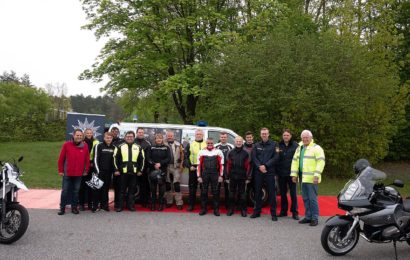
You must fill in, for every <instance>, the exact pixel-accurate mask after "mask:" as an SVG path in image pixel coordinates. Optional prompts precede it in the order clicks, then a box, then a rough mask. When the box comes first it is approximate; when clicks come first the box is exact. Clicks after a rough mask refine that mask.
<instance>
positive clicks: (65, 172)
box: [58, 129, 90, 215]
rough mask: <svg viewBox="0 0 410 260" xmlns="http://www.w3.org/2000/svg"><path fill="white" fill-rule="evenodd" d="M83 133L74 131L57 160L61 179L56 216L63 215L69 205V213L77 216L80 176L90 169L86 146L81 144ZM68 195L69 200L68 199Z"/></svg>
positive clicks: (77, 130) (78, 130)
mask: <svg viewBox="0 0 410 260" xmlns="http://www.w3.org/2000/svg"><path fill="white" fill-rule="evenodd" d="M83 136H84V134H83V131H81V130H80V129H76V130H74V133H73V140H72V141H68V142H65V143H64V145H63V147H62V148H61V152H60V157H59V158H58V175H60V176H62V177H63V185H62V186H63V189H62V190H61V200H60V210H59V211H58V215H64V213H65V206H66V205H67V204H70V203H71V212H72V213H73V214H78V213H79V212H78V209H77V205H78V192H79V190H80V184H81V176H84V175H86V174H87V172H88V169H89V168H90V154H89V152H88V146H87V145H86V144H85V143H84V142H83V139H84V138H83ZM69 195H71V196H72V197H71V196H70V198H69Z"/></svg>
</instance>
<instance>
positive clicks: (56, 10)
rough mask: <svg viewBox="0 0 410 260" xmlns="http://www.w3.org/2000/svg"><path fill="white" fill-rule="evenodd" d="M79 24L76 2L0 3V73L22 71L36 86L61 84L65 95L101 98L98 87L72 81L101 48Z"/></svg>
mask: <svg viewBox="0 0 410 260" xmlns="http://www.w3.org/2000/svg"><path fill="white" fill-rule="evenodd" d="M84 24H86V20H85V13H84V12H83V10H82V7H81V4H80V1H79V0H0V35H1V36H0V74H3V72H4V71H8V72H10V71H11V70H13V71H15V72H16V73H17V75H18V76H22V75H23V74H24V73H27V74H28V75H29V76H30V79H31V81H32V83H33V84H34V85H35V86H37V87H44V86H45V85H46V84H47V83H52V84H56V83H59V84H62V83H65V84H66V85H67V88H68V95H75V94H83V95H92V96H97V95H101V93H100V91H99V89H100V88H101V87H102V86H103V85H104V84H103V83H99V84H96V83H93V82H92V81H89V80H85V81H81V80H78V79H77V78H78V76H79V74H80V73H81V72H82V71H83V70H84V69H89V68H90V67H91V65H92V64H93V63H94V62H95V59H96V57H97V55H98V54H99V51H100V49H101V48H102V46H103V42H101V41H100V42H97V41H96V39H95V37H94V34H93V32H92V31H88V30H82V29H81V28H80V27H81V26H82V25H84Z"/></svg>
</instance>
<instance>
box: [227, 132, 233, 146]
mask: <svg viewBox="0 0 410 260" xmlns="http://www.w3.org/2000/svg"><path fill="white" fill-rule="evenodd" d="M228 143H230V144H233V145H234V146H235V137H234V136H233V135H231V134H228Z"/></svg>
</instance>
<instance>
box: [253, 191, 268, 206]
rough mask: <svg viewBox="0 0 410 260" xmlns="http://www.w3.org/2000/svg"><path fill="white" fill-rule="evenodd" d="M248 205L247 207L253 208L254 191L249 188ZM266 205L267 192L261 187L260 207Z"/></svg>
mask: <svg viewBox="0 0 410 260" xmlns="http://www.w3.org/2000/svg"><path fill="white" fill-rule="evenodd" d="M248 204H249V206H251V207H253V206H255V190H254V188H253V187H249V190H248ZM267 204H268V191H267V190H266V188H265V187H262V207H264V206H266V205H267Z"/></svg>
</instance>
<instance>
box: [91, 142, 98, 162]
mask: <svg viewBox="0 0 410 260" xmlns="http://www.w3.org/2000/svg"><path fill="white" fill-rule="evenodd" d="M99 143H100V141H98V140H97V139H94V140H93V147H92V148H91V150H90V161H92V160H93V159H94V147H95V146H96V145H97V144H99Z"/></svg>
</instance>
